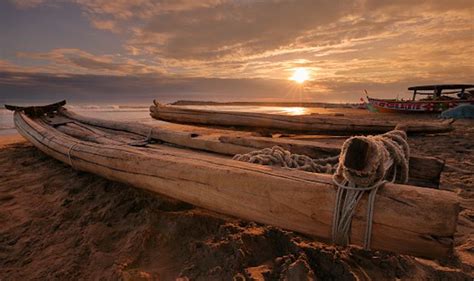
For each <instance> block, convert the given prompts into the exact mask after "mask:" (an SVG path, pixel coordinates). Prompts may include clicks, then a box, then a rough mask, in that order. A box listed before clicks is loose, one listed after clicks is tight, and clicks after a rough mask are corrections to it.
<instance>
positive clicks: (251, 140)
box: [60, 109, 444, 188]
mask: <svg viewBox="0 0 474 281" xmlns="http://www.w3.org/2000/svg"><path fill="white" fill-rule="evenodd" d="M60 112H61V113H62V114H63V115H65V116H67V117H68V118H71V119H73V120H77V121H79V122H82V123H86V124H90V125H93V126H99V127H105V128H113V129H116V130H123V131H128V132H131V133H135V134H140V135H142V136H144V137H145V138H146V137H147V136H149V137H150V138H152V139H156V140H160V141H163V142H167V143H170V144H174V145H178V146H181V147H186V148H193V149H198V150H204V151H209V152H214V153H219V154H224V155H232V156H233V155H235V154H244V153H248V152H251V151H253V150H256V149H262V148H267V147H272V146H275V145H278V146H281V147H282V148H284V149H286V150H289V151H291V152H292V153H297V154H303V155H307V156H309V157H311V158H314V159H318V158H325V157H331V156H335V155H338V154H339V152H340V145H334V144H325V143H321V142H314V141H301V140H292V139H285V138H263V137H252V136H249V135H245V136H235V134H234V133H229V131H223V130H220V131H217V130H216V133H213V134H209V133H208V134H203V133H201V132H200V129H199V128H198V127H196V128H194V129H195V131H194V132H180V131H177V130H176V129H174V130H173V129H165V128H162V127H158V126H152V125H147V124H139V123H132V122H115V121H111V120H101V119H97V118H90V117H86V116H81V115H78V114H75V113H73V112H71V111H68V110H65V109H62V110H61V111H60ZM443 167H444V161H441V160H439V159H437V158H434V157H421V156H416V155H414V156H412V157H410V175H409V176H410V180H409V182H408V183H409V184H411V185H417V186H424V187H432V188H437V187H438V186H439V180H440V175H441V172H442V171H443Z"/></svg>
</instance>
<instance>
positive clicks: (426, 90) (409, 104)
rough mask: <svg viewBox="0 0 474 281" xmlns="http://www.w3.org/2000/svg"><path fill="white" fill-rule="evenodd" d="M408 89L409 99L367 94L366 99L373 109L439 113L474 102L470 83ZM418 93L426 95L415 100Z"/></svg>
mask: <svg viewBox="0 0 474 281" xmlns="http://www.w3.org/2000/svg"><path fill="white" fill-rule="evenodd" d="M408 90H410V91H413V98H412V99H411V100H398V99H376V98H370V97H368V96H367V99H368V101H369V104H370V106H371V107H372V108H373V110H374V111H377V112H387V113H440V112H443V111H445V110H447V109H450V108H454V107H456V106H458V105H462V104H474V85H471V84H449V85H447V84H443V85H426V86H415V87H409V88H408ZM444 90H450V91H449V92H446V91H444ZM420 91H421V92H420ZM443 91H444V92H443ZM419 95H422V96H426V97H425V98H422V99H419V100H417V99H416V98H417V96H419Z"/></svg>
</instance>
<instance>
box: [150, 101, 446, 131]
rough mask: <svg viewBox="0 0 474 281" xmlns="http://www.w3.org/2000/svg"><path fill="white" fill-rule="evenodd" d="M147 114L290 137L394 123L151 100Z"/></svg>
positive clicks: (440, 126) (435, 125) (424, 126)
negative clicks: (210, 107)
mask: <svg viewBox="0 0 474 281" xmlns="http://www.w3.org/2000/svg"><path fill="white" fill-rule="evenodd" d="M150 115H151V116H152V117H153V118H155V119H158V120H163V121H167V122H174V123H181V124H193V125H200V126H225V127H235V128H238V129H243V130H251V131H263V132H267V133H294V134H335V135H354V134H365V133H370V134H378V133H385V132H388V131H391V130H393V129H394V128H395V127H396V126H397V125H398V124H397V122H394V121H390V120H386V119H384V120H380V119H372V120H366V119H354V118H348V117H341V116H327V115H326V116H324V115H317V116H315V115H298V116H289V115H278V114H266V113H250V112H235V111H213V110H204V109H189V108H183V107H180V106H172V105H163V104H160V103H158V102H156V101H154V105H152V106H151V107H150ZM450 122H451V121H450V120H448V121H447V122H446V121H444V122H410V123H409V124H407V125H408V128H407V133H414V134H417V133H424V134H428V133H429V134H433V133H445V132H449V131H452V130H453V129H454V127H453V126H452V125H451V124H450Z"/></svg>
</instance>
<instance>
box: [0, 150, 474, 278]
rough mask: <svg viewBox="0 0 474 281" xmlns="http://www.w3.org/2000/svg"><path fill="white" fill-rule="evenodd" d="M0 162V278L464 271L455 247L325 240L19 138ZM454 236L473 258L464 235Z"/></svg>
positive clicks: (447, 274)
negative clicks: (443, 255) (220, 210)
mask: <svg viewBox="0 0 474 281" xmlns="http://www.w3.org/2000/svg"><path fill="white" fill-rule="evenodd" d="M0 171H2V173H1V175H0V225H1V228H0V280H99V279H100V280H175V279H176V278H182V279H181V280H188V279H189V280H393V279H411V280H423V279H429V280H471V278H472V276H470V271H471V270H472V264H470V262H467V263H466V262H462V261H461V260H459V258H458V257H457V256H454V257H452V258H451V259H449V260H445V261H428V260H423V259H419V258H414V257H410V256H404V255H396V254H391V253H384V252H367V251H363V250H361V249H359V248H355V247H352V248H338V247H333V246H328V245H326V244H322V243H318V242H315V241H314V240H312V239H311V238H309V237H305V236H302V235H300V234H296V233H293V232H289V231H285V230H282V229H280V228H276V227H271V226H266V225H261V224H256V223H253V222H247V221H243V220H239V219H236V218H231V217H227V216H223V215H220V214H216V213H213V212H210V211H207V210H203V209H200V208H196V207H193V206H192V205H189V204H186V203H183V202H179V201H176V200H172V199H169V198H165V197H164V196H159V195H156V194H151V193H148V192H146V191H142V190H139V189H136V188H133V187H130V186H127V185H124V184H120V183H116V182H112V181H108V180H105V179H103V178H101V177H98V176H95V175H91V174H88V173H83V172H78V171H75V170H73V169H71V168H70V167H68V166H66V165H64V164H62V163H60V162H58V161H56V160H54V159H52V158H50V157H48V156H46V155H45V154H43V153H42V152H40V151H39V150H37V149H35V148H34V147H33V146H32V145H30V144H28V143H26V142H20V143H16V144H10V145H8V146H4V147H3V148H0ZM471 177H472V176H471ZM468 180H471V181H472V178H470V179H469V178H467V179H464V181H468ZM458 183H459V182H458ZM471 186H472V185H471ZM467 195H468V196H469V194H467ZM471 200H472V199H471ZM466 212H468V213H466ZM469 212H470V213H469ZM472 214H473V212H472V209H471V210H469V209H466V210H464V218H463V220H464V231H465V232H467V233H469V232H472V221H473V218H474V217H473V216H472ZM458 240H459V241H460V242H458V246H457V247H458V248H459V249H461V250H462V253H464V254H465V255H466V259H468V258H470V257H472V251H473V246H472V245H473V242H472V236H469V235H466V234H460V235H459V239H458ZM463 247H464V248H463Z"/></svg>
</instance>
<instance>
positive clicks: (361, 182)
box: [233, 130, 410, 249]
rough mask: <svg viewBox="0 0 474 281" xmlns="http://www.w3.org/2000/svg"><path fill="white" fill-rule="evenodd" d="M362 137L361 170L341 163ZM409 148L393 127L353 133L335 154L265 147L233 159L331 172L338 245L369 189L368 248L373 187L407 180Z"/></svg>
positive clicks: (342, 242)
mask: <svg viewBox="0 0 474 281" xmlns="http://www.w3.org/2000/svg"><path fill="white" fill-rule="evenodd" d="M356 139H358V140H362V141H364V142H366V143H367V144H368V153H369V155H370V157H369V158H368V159H367V163H365V165H364V168H363V169H362V170H356V169H352V168H350V167H347V166H345V165H344V162H345V161H344V160H345V158H346V153H347V151H348V148H349V146H350V145H351V143H352V142H353V141H354V140H356ZM409 156H410V148H409V146H408V143H407V135H406V133H405V132H404V131H401V130H393V131H390V132H387V133H385V134H382V135H376V136H355V137H352V138H349V139H347V140H346V141H345V142H344V144H343V145H342V148H341V153H340V155H339V156H335V157H330V158H323V159H312V158H310V157H308V156H305V155H299V154H292V153H291V152H289V151H287V150H285V149H283V148H281V147H279V146H274V147H272V148H265V149H262V150H256V151H252V152H250V153H246V154H237V155H235V156H234V158H233V159H234V160H238V161H244V162H249V163H256V164H262V165H272V166H280V167H285V168H289V169H297V170H303V171H308V172H316V173H329V174H334V175H333V182H334V184H335V185H336V188H337V191H336V200H335V201H336V202H335V209H334V217H333V227H332V230H333V234H332V237H333V241H334V242H335V243H336V244H339V245H347V244H348V243H349V242H350V241H349V240H350V237H349V236H350V235H349V234H350V228H351V222H352V217H353V215H354V212H355V209H356V207H357V205H358V203H359V201H360V200H361V198H362V196H363V195H364V193H365V192H369V196H368V206H367V224H366V232H365V238H364V248H365V249H370V240H371V236H372V218H373V207H374V202H375V195H376V193H377V190H378V189H379V188H380V187H381V186H382V185H383V184H384V183H385V182H387V180H386V178H387V177H389V176H391V181H392V182H393V181H395V180H397V181H398V182H401V183H406V182H407V180H408V159H409Z"/></svg>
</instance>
